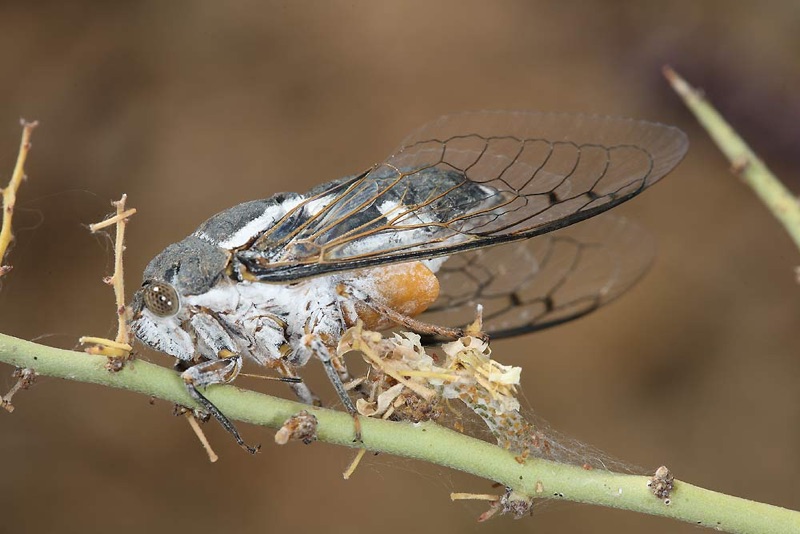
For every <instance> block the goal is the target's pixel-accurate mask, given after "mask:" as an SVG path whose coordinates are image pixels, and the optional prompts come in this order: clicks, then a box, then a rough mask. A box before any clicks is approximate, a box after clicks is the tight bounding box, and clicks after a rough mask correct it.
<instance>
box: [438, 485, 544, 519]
mask: <svg viewBox="0 0 800 534" xmlns="http://www.w3.org/2000/svg"><path fill="white" fill-rule="evenodd" d="M450 500H453V501H460V500H477V501H489V502H490V503H491V504H490V505H489V509H488V510H486V511H485V512H483V513H482V514H481V515H479V516H478V522H479V523H482V522H484V521H488V520H489V519H491V518H493V517H494V516H496V515H505V514H511V515H513V516H514V519H520V518H521V517H525V516H526V515H533V501H534V499H533V497H529V496H527V495H523V494H521V493H519V492H516V491H514V490H512V489H511V488H505V493H503V494H502V495H486V494H475V493H451V494H450Z"/></svg>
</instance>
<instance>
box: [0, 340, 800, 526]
mask: <svg viewBox="0 0 800 534" xmlns="http://www.w3.org/2000/svg"><path fill="white" fill-rule="evenodd" d="M0 361H2V362H5V363H8V364H11V365H13V366H16V367H21V368H30V369H34V370H35V371H36V373H38V374H41V375H48V376H55V377H60V378H66V379H69V380H77V381H80V382H91V383H95V384H102V385H105V386H110V387H115V388H121V389H128V390H131V391H137V392H139V393H143V394H145V395H148V396H154V397H157V398H160V399H163V400H166V401H170V402H174V403H178V404H182V405H186V406H194V403H193V402H192V399H191V398H190V397H189V395H188V394H187V393H186V390H185V389H184V386H183V383H182V381H181V379H180V377H179V376H178V374H177V373H175V372H174V371H172V370H170V369H166V368H163V367H159V366H157V365H154V364H151V363H147V362H144V361H136V362H134V363H133V364H132V365H127V366H126V367H125V369H123V370H121V371H119V372H116V373H112V372H109V371H108V370H106V368H105V365H106V362H107V359H106V358H105V357H103V356H92V355H88V354H85V353H82V352H73V351H67V350H62V349H56V348H51V347H46V346H43V345H38V344H35V343H31V342H28V341H23V340H20V339H16V338H13V337H10V336H6V335H3V334H0ZM207 394H208V398H209V399H210V400H211V401H212V402H213V403H214V404H215V405H217V406H218V407H219V408H220V410H222V412H223V413H225V414H226V415H227V416H228V417H230V418H232V419H237V420H239V421H244V422H248V423H253V424H257V425H263V426H269V427H273V428H277V427H280V426H281V425H282V424H283V422H284V421H285V420H286V419H288V418H289V417H290V416H292V415H294V414H296V413H297V412H299V411H300V410H309V411H310V412H312V413H313V414H314V415H315V416H316V417H317V419H318V420H319V427H318V438H319V439H320V440H321V441H325V442H328V443H334V444H338V445H344V446H347V447H359V446H361V444H360V443H354V442H353V420H352V418H351V417H350V416H349V415H348V414H346V413H342V412H336V411H332V410H326V409H322V408H313V407H309V406H307V405H303V404H299V403H297V402H291V401H288V400H284V399H278V398H275V397H270V396H267V395H263V394H260V393H255V392H252V391H244V390H240V389H238V388H235V387H232V386H214V387H212V388H210V389H209V391H208V392H207ZM361 421H362V423H361V424H362V434H363V446H364V447H366V448H367V449H369V450H371V451H380V452H384V453H389V454H394V455H397V456H405V457H407V458H416V459H419V460H425V461H428V462H431V463H435V464H438V465H442V466H446V467H451V468H453V469H458V470H460V471H464V472H467V473H472V474H474V475H477V476H479V477H482V478H485V479H488V480H491V481H494V482H500V483H501V484H503V485H505V486H507V487H510V488H512V489H513V490H515V491H516V492H518V493H520V494H523V495H528V496H535V497H541V498H548V499H564V500H570V501H576V502H583V503H588V504H597V505H601V506H608V507H613V508H621V509H626V510H633V511H637V512H641V513H646V514H652V515H660V516H666V517H672V518H674V519H679V520H681V521H687V522H690V523H693V524H697V525H703V526H707V527H711V528H715V529H718V530H722V531H726V532H741V533H756V532H758V533H784V532H785V533H788V532H798V531H800V513H798V512H794V511H791V510H786V509H783V508H779V507H776V506H771V505H768V504H761V503H757V502H753V501H748V500H745V499H740V498H737V497H731V496H728V495H724V494H721V493H716V492H713V491H709V490H706V489H702V488H698V487H696V486H692V485H691V484H687V483H685V482H680V481H677V480H676V481H675V486H674V489H673V490H672V494H671V496H670V500H671V504H670V505H666V504H665V503H664V502H663V501H661V500H660V499H658V498H656V497H655V496H654V495H653V494H652V493H651V492H650V490H649V489H648V487H647V482H648V480H649V479H648V478H647V477H643V476H633V475H621V474H616V473H611V472H608V471H602V470H599V469H594V470H586V469H583V468H582V467H578V466H573V465H566V464H560V463H556V462H552V461H547V460H541V459H529V460H528V461H527V462H526V463H525V464H524V465H521V464H519V463H518V462H517V461H516V460H515V459H514V455H513V454H512V453H510V452H508V451H506V450H503V449H501V448H500V447H497V446H495V445H492V444H490V443H487V442H484V441H481V440H478V439H475V438H471V437H468V436H465V435H462V434H459V433H457V432H454V431H451V430H448V429H446V428H443V427H441V426H438V425H436V424H432V423H422V424H417V425H412V424H408V423H394V422H389V421H383V420H378V419H368V418H362V419H361Z"/></svg>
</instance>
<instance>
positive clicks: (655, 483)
mask: <svg viewBox="0 0 800 534" xmlns="http://www.w3.org/2000/svg"><path fill="white" fill-rule="evenodd" d="M647 487H648V488H650V491H652V492H653V495H655V496H656V497H658V498H659V499H661V500H662V501H664V504H667V505H668V504H670V498H669V497H670V494H671V493H672V490H673V489H674V487H675V477H674V476H673V475H672V473H671V472H670V470H669V469H668V468H667V466H665V465H662V466H661V467H659V468H658V469H656V473H655V475H653V477H652V478H651V479H650V480H649V481H648V482H647Z"/></svg>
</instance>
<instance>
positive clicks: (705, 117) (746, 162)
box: [664, 67, 800, 249]
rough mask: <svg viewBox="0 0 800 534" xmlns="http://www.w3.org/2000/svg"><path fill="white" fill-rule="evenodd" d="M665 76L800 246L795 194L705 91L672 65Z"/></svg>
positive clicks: (798, 206)
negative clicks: (754, 150) (719, 110)
mask: <svg viewBox="0 0 800 534" xmlns="http://www.w3.org/2000/svg"><path fill="white" fill-rule="evenodd" d="M664 76H665V77H666V78H667V80H668V81H669V82H670V84H671V85H672V88H673V89H674V90H675V92H676V93H678V95H679V96H680V97H681V98H682V99H683V101H684V103H685V104H686V106H687V107H688V108H689V109H690V110H691V111H692V113H694V115H695V118H697V120H698V121H699V122H700V125H701V126H703V128H705V129H706V131H707V132H708V134H709V135H710V136H711V138H712V139H713V140H714V142H715V143H716V144H717V146H718V147H719V149H720V150H721V151H722V153H723V154H725V157H727V158H728V161H730V162H731V170H732V171H733V172H734V173H735V174H737V175H739V176H740V177H741V178H742V179H743V180H744V181H745V183H747V185H749V186H750V187H751V188H752V189H753V191H755V192H756V194H757V195H758V196H759V198H761V201H762V202H763V203H764V204H766V206H767V208H768V209H769V210H770V211H771V212H772V214H773V215H774V216H775V217H776V218H777V219H778V220H779V221H780V222H781V223H782V224H783V226H784V228H786V231H787V232H789V235H790V236H791V237H792V239H793V240H794V243H795V245H796V246H797V248H798V249H800V203H798V201H797V199H796V198H795V196H794V195H793V194H792V193H791V191H789V190H788V189H786V186H784V185H783V183H781V181H780V180H778V178H777V177H776V176H775V175H774V174H772V172H770V170H769V169H768V168H767V166H766V165H765V164H764V162H763V161H761V160H760V159H759V157H758V156H757V155H756V154H755V153H754V152H753V151H752V150H751V149H750V147H749V146H747V143H745V142H744V140H743V139H742V138H741V137H739V135H738V134H737V133H736V132H735V131H734V129H733V128H731V126H730V124H728V123H727V122H726V121H725V119H724V118H723V117H722V115H720V114H719V112H718V111H717V110H716V109H714V106H712V105H711V104H710V103H709V102H708V101H707V100H706V99H705V97H704V96H703V93H702V92H701V91H698V90H697V89H695V88H694V87H692V86H690V85H689V84H688V83H686V80H684V79H683V78H681V77H680V76H678V74H677V73H676V72H675V71H674V70H672V69H671V68H670V67H664Z"/></svg>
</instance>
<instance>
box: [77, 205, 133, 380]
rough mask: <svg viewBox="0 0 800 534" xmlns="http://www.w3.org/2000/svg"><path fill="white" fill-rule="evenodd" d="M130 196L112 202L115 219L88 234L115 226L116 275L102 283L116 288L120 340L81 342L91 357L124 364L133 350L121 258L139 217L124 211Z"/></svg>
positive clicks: (85, 339)
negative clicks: (134, 219)
mask: <svg viewBox="0 0 800 534" xmlns="http://www.w3.org/2000/svg"><path fill="white" fill-rule="evenodd" d="M127 198H128V196H127V195H122V197H121V198H120V199H119V200H117V201H115V202H112V203H111V205H112V206H114V207H115V208H116V209H117V213H116V215H114V216H113V217H110V218H108V219H106V220H104V221H102V222H99V223H95V224H90V225H89V230H91V231H92V233H94V232H97V231H98V230H101V229H103V228H106V227H108V226H111V225H112V224H114V225H116V230H117V231H116V236H115V238H114V274H112V275H111V276H108V277H106V278H104V279H103V281H104V282H105V283H106V284H108V285H110V286H112V287H113V288H114V297H115V299H116V305H117V337H116V338H115V339H114V340H113V341H112V340H110V339H105V338H101V337H91V336H83V337H81V338H80V340H79V341H80V342H81V343H83V344H90V343H91V344H92V345H91V346H90V347H88V348H87V349H86V352H88V353H90V354H101V355H103V356H108V357H109V358H115V359H121V360H122V361H124V360H125V359H127V358H128V357H130V354H131V350H133V348H132V347H131V345H130V333H129V331H128V321H127V311H126V307H125V275H124V270H123V264H122V254H123V252H124V251H125V226H126V224H127V222H128V218H129V217H130V216H131V215H133V214H134V213H136V209H135V208H131V209H128V210H126V209H125V201H126V200H127ZM114 363H116V362H109V366H110V369H114V370H117V368H118V365H114Z"/></svg>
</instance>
